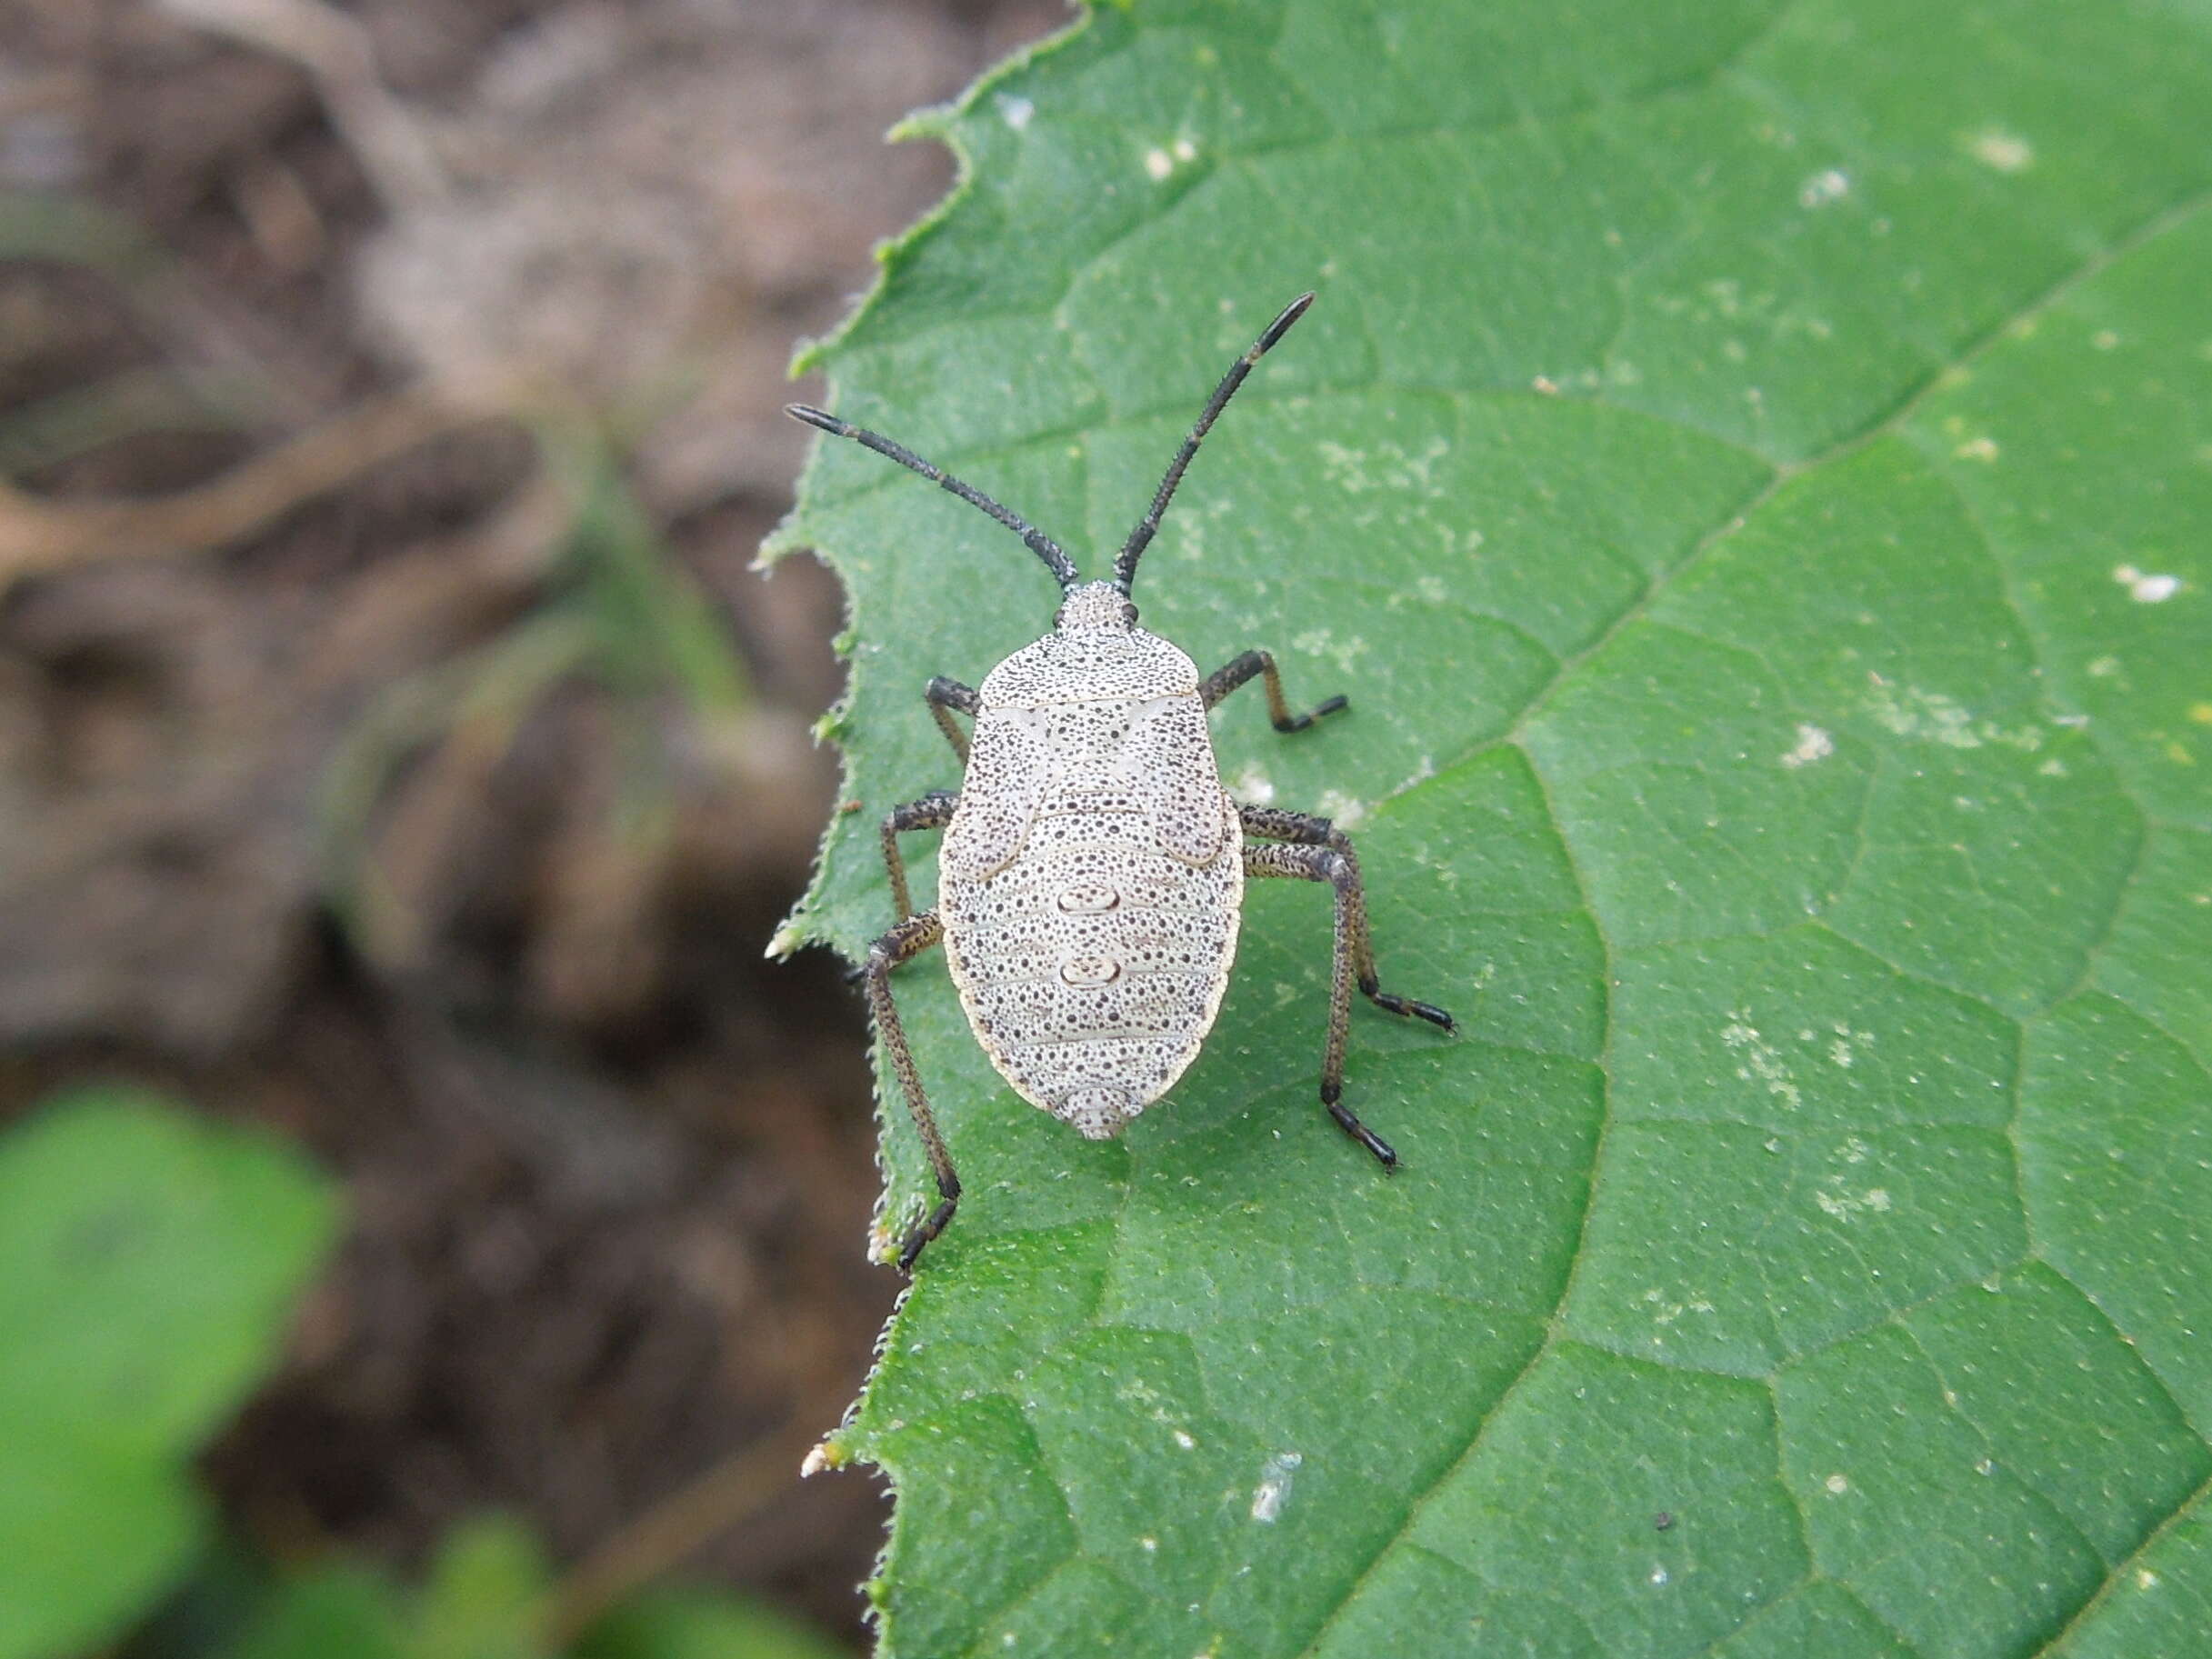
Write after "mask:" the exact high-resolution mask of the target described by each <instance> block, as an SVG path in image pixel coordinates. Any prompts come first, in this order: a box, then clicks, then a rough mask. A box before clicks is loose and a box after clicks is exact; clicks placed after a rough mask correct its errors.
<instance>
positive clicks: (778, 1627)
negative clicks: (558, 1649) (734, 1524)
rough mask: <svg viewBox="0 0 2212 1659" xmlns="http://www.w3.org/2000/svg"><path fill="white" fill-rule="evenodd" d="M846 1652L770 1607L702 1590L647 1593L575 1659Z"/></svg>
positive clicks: (596, 1630) (755, 1657) (587, 1641)
mask: <svg viewBox="0 0 2212 1659" xmlns="http://www.w3.org/2000/svg"><path fill="white" fill-rule="evenodd" d="M841 1651H842V1650H840V1649H838V1648H836V1647H833V1646H831V1645H830V1644H828V1643H827V1642H825V1641H824V1640H823V1639H822V1638H821V1637H819V1636H817V1635H815V1634H812V1633H811V1632H809V1631H807V1630H806V1629H804V1628H802V1627H801V1626H799V1625H797V1624H793V1623H792V1622H791V1621H790V1620H789V1619H786V1618H785V1617H783V1616H782V1615H780V1614H776V1613H773V1612H770V1611H769V1610H768V1609H767V1608H766V1607H761V1606H756V1605H755V1604H753V1603H751V1602H747V1601H741V1600H739V1599H737V1598H736V1597H735V1596H729V1595H721V1594H710V1593H708V1592H706V1591H703V1590H681V1589H659V1590H648V1591H646V1592H645V1593H643V1594H639V1595H636V1596H633V1597H631V1598H630V1600H628V1601H627V1602H626V1603H624V1604H623V1605H622V1606H620V1607H619V1608H617V1609H616V1610H615V1611H614V1612H613V1613H611V1614H607V1616H606V1618H604V1619H602V1620H600V1621H599V1623H598V1624H596V1625H595V1626H593V1628H592V1630H591V1631H590V1633H589V1634H586V1637H585V1638H584V1640H583V1641H582V1642H580V1643H579V1644H577V1646H576V1659H836V1656H837V1654H839V1653H840V1652H841Z"/></svg>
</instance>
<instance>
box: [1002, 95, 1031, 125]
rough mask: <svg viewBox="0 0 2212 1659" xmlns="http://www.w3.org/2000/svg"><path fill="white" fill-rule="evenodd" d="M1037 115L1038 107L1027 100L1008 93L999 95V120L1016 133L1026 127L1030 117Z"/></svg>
mask: <svg viewBox="0 0 2212 1659" xmlns="http://www.w3.org/2000/svg"><path fill="white" fill-rule="evenodd" d="M1033 115H1036V105H1034V104H1032V103H1031V102H1030V101H1029V100H1028V99H1027V98H1017V97H1013V96H1010V95H1007V94H1006V93H1000V94H999V95H998V118H999V119H1000V120H1002V121H1004V122H1005V123H1006V125H1008V126H1010V127H1012V128H1013V129H1014V130H1015V131H1016V132H1017V133H1018V132H1020V131H1022V129H1023V128H1025V127H1026V126H1027V125H1029V120H1030V117H1031V116H1033Z"/></svg>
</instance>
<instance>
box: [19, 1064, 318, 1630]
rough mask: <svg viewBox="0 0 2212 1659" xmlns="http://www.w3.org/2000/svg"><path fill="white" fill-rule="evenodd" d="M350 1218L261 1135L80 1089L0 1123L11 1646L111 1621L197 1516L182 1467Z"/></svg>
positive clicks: (158, 1582)
mask: <svg viewBox="0 0 2212 1659" xmlns="http://www.w3.org/2000/svg"><path fill="white" fill-rule="evenodd" d="M335 1223H336V1206H335V1203H334V1202H333V1200H332V1198H331V1195H330V1194H329V1192H328V1190H327V1189H326V1188H325V1185H324V1184H323V1183H322V1182H321V1181H320V1180H319V1179H318V1178H317V1177H316V1176H315V1174H313V1173H312V1172H311V1171H309V1170H308V1169H306V1168H305V1166H304V1165H303V1164H301V1163H300V1162H299V1160H298V1159H297V1158H295V1156H294V1155H293V1154H290V1153H289V1152H288V1151H286V1150H285V1148H283V1147H281V1146H279V1145H276V1144H274V1143H271V1142H269V1141H267V1140H265V1139H264V1138H263V1137H261V1136H258V1135H252V1134H244V1133H242V1132H240V1131H237V1130H235V1129H230V1128H225V1127H219V1126H215V1125H211V1124H201V1123H197V1122H195V1121H194V1120H193V1119H192V1118H190V1117H189V1116H187V1115H185V1114H183V1113H181V1112H179V1111H177V1110H176V1109H175V1107H173V1106H171V1105H169V1104H167V1103H165V1102H164V1101H161V1100H159V1099H156V1098H155V1097H152V1096H149V1095H146V1094H139V1093H136V1092H134V1091H129V1090H124V1089H105V1088H85V1089H79V1090H75V1091H73V1092H71V1093H70V1094H66V1095H65V1096H62V1097H58V1098H56V1099H55V1100H54V1101H53V1102H52V1103H51V1104H48V1105H47V1106H45V1108H44V1109H43V1110H41V1111H40V1112H39V1113H38V1114H35V1115H34V1116H33V1117H31V1118H30V1119H28V1120H26V1121H25V1122H24V1123H22V1124H16V1125H15V1126H13V1127H11V1128H10V1129H9V1130H8V1131H7V1133H6V1134H5V1136H0V1333H5V1336H4V1337H0V1655H4V1656H5V1659H44V1656H45V1655H49V1654H65V1653H70V1652H74V1651H77V1650H78V1649H80V1648H82V1647H83V1646H84V1645H85V1644H89V1643H91V1642H93V1641H94V1640H95V1639H97V1638H99V1637H101V1636H103V1635H105V1634H109V1633H111V1632H112V1631H113V1630H114V1629H115V1627H116V1626H118V1625H120V1624H122V1623H123V1622H124V1621H125V1619H126V1618H127V1617H128V1616H129V1615H130V1614H134V1613H136V1612H138V1611H140V1610H141V1609H142V1608H143V1606H144V1605H145V1603H146V1602H147V1601H149V1600H150V1599H151V1598H152V1597H153V1596H154V1595H155V1594H158V1593H159V1592H160V1591H161V1590H162V1589H164V1588H165V1586H166V1585H167V1584H169V1583H170V1582H171V1581H172V1580H173V1579H174V1578H175V1576H176V1575H177V1574H179V1573H180V1572H182V1571H183V1569H184V1568H185V1565H186V1564H187V1563H188V1561H189V1558H190V1555H191V1553H192V1551H193V1549H194V1548H195V1545H196V1544H198V1543H199V1542H200V1540H201V1537H202V1534H203V1530H204V1527H205V1519H206V1517H205V1514H204V1511H203V1505H202V1503H201V1500H200V1498H199V1494H197V1492H196V1491H195V1489H194V1484H193V1482H192V1479H191V1475H190V1470H189V1468H188V1466H187V1460H188V1459H189V1457H190V1456H191V1454H192V1453H193V1452H194V1451H195V1450H196V1449H197V1447H198V1444H199V1443H200V1442H201V1441H202V1440H203V1439H205V1437H206V1436H207V1435H208V1434H210V1433H211V1432H213V1430H214V1429H215V1427H216V1426H217V1425H218V1424H220V1423H221V1422H222V1421H223V1419H224V1418H225V1416H227V1415H228V1414H229V1413H230V1412H231V1411H233V1410H234V1409H235V1407H236V1406H237V1404H238V1403H239V1401H240V1400H241V1399H242V1398H243V1397H244V1395H245V1393H246V1391H247V1390H248V1389H249V1388H250V1387H251V1386H252V1384H253V1383H254V1381H255V1378H256V1377H258V1376H259V1375H260V1374H261V1373H262V1371H263V1370H264V1369H265V1367H266V1366H267V1365H268V1364H269V1363H270V1361H271V1360H272V1359H273V1358H274V1357H275V1348H276V1344H277V1342H278V1341H279V1339H280V1338H281V1336H282V1334H283V1331H284V1327H285V1321H286V1319H287V1318H288V1316H289V1314H290V1312H291V1307H292V1303H293V1299H294V1297H295V1295H296V1294H297V1293H298V1292H299V1290H300V1288H301V1286H302V1284H304V1283H305V1280H306V1277H307V1275H308V1274H310V1273H311V1272H312V1271H313V1270H314V1268H315V1265H316V1264H318V1263H319V1262H320V1261H321V1260H322V1256H323V1253H324V1251H325V1249H326V1248H327V1247H328V1245H329V1244H330V1241H331V1237H332V1234H333V1233H334V1232H335Z"/></svg>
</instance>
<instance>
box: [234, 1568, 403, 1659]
mask: <svg viewBox="0 0 2212 1659" xmlns="http://www.w3.org/2000/svg"><path fill="white" fill-rule="evenodd" d="M225 1659H410V1653H409V1649H408V1645H407V1641H406V1636H405V1627H404V1624H403V1622H402V1620H401V1617H400V1614H399V1609H398V1605H397V1597H396V1596H395V1594H394V1593H393V1590H392V1587H391V1586H390V1585H389V1584H387V1583H385V1580H384V1579H383V1578H382V1577H381V1576H380V1575H378V1574H376V1573H375V1572H372V1571H371V1570H369V1569H368V1568H366V1567H356V1566H328V1567H322V1568H318V1569H316V1570H315V1571H314V1572H311V1573H306V1574H302V1575H301V1576H299V1577H297V1578H295V1579H290V1580H288V1581H286V1582H285V1583H284V1584H279V1585H278V1586H277V1587H276V1589H275V1590H274V1591H273V1592H271V1594H270V1595H269V1598H268V1600H267V1602H266V1603H265V1604H264V1605H263V1606H262V1607H260V1608H259V1609H258V1610H256V1612H255V1616H254V1618H253V1620H252V1621H251V1623H250V1624H248V1625H247V1627H246V1629H245V1634H243V1635H241V1636H240V1637H239V1639H238V1641H237V1642H236V1643H235V1644H233V1645H232V1646H230V1647H229V1648H227V1649H225Z"/></svg>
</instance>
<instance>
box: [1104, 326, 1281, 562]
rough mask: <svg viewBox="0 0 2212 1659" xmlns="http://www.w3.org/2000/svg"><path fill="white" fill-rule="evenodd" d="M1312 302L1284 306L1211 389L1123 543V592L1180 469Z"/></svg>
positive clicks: (1173, 489) (1119, 559)
mask: <svg viewBox="0 0 2212 1659" xmlns="http://www.w3.org/2000/svg"><path fill="white" fill-rule="evenodd" d="M1313 303H1314V296H1313V295H1310V294H1301V295H1298V297H1297V298H1296V299H1295V300H1292V301H1291V302H1290V304H1289V305H1286V306H1284V307H1283V315H1280V316H1278V317H1276V319H1275V321H1274V322H1272V323H1270V324H1268V325H1267V330H1266V333H1265V334H1263V335H1260V337H1259V338H1258V339H1257V340H1256V341H1254V342H1253V345H1252V349H1251V350H1250V351H1248V352H1246V354H1245V355H1243V356H1241V357H1239V358H1237V360H1236V362H1235V363H1233V364H1231V365H1229V372H1228V373H1227V374H1226V375H1223V376H1222V377H1221V384H1220V385H1217V386H1216V387H1215V388H1214V395H1213V397H1212V398H1211V399H1210V400H1208V402H1207V404H1206V413H1205V414H1203V415H1200V416H1199V417H1198V424H1197V425H1196V426H1193V427H1192V428H1191V429H1190V436H1188V437H1186V438H1185V439H1184V440H1183V447H1182V448H1181V449H1179V450H1177V451H1176V458H1175V464H1174V465H1171V466H1170V467H1168V469H1167V476H1166V477H1165V478H1163V479H1161V480H1160V487H1159V491H1158V493H1157V494H1156V495H1154V496H1153V498H1152V510H1151V511H1150V512H1148V513H1146V515H1145V516H1144V518H1143V519H1142V520H1141V521H1140V522H1139V523H1138V525H1137V526H1136V529H1134V530H1132V531H1130V532H1129V539H1128V540H1127V541H1126V542H1125V543H1123V544H1122V549H1121V553H1120V555H1118V556H1117V557H1116V559H1115V561H1114V585H1115V586H1116V587H1118V588H1119V589H1121V591H1122V592H1123V593H1125V594H1126V593H1127V592H1128V591H1129V585H1130V584H1131V583H1132V582H1134V581H1136V562H1137V560H1139V559H1141V558H1143V557H1144V556H1145V549H1146V547H1148V546H1150V545H1152V538H1153V535H1155V534H1156V532H1157V531H1158V529H1159V527H1160V515H1161V514H1163V513H1165V512H1166V511H1167V503H1168V499H1169V498H1170V497H1171V496H1173V495H1175V493H1176V485H1178V484H1180V483H1182V482H1183V469H1184V468H1185V467H1186V466H1188V465H1190V458H1191V456H1193V455H1196V454H1197V453H1198V445H1199V444H1200V443H1201V442H1202V441H1203V440H1204V439H1205V437H1206V432H1207V430H1208V429H1209V428H1210V427H1211V426H1212V425H1213V424H1214V421H1215V419H1216V416H1218V415H1220V414H1221V411H1222V409H1223V408H1224V407H1225V406H1226V405H1227V403H1228V401H1229V399H1230V398H1232V397H1234V396H1235V395H1236V388H1237V387H1238V386H1240V385H1244V383H1245V376H1246V375H1249V374H1250V373H1251V372H1252V365H1254V364H1256V363H1257V362H1258V361H1259V360H1260V359H1261V358H1262V357H1265V356H1266V355H1267V352H1268V350H1269V348H1270V347H1272V346H1273V345H1275V343H1276V341H1277V340H1279V339H1281V338H1282V337H1283V336H1284V335H1286V334H1288V333H1289V332H1290V325H1292V324H1293V323H1295V322H1296V321H1297V320H1298V319H1299V318H1300V317H1302V316H1304V315H1306V306H1308V305H1312V304H1313Z"/></svg>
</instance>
